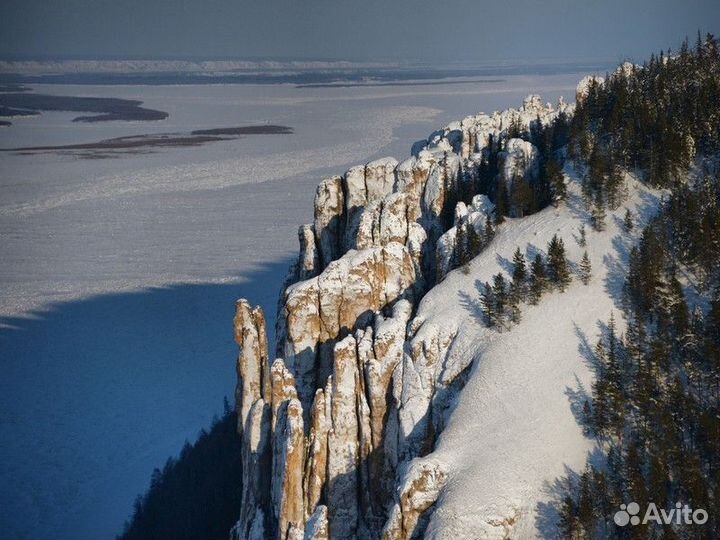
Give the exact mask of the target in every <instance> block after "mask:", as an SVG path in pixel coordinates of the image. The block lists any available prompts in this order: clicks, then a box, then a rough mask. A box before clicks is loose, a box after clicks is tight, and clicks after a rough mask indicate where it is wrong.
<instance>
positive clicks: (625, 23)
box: [0, 0, 720, 62]
mask: <svg viewBox="0 0 720 540" xmlns="http://www.w3.org/2000/svg"><path fill="white" fill-rule="evenodd" d="M698 28H700V29H702V30H703V32H707V31H710V32H713V33H715V34H720V1H718V0H674V1H671V0H637V1H634V0H544V1H540V0H491V1H486V0H352V1H350V0H253V1H248V0H202V1H201V0H0V56H4V57H7V56H17V55H22V56H31V57H33V56H38V55H55V56H58V55H66V56H90V57H103V56H113V57H149V58H158V57H200V58H203V57H205V58H207V57H237V58H251V57H274V58H321V59H350V60H378V59H388V60H428V61H453V60H456V61H463V62H467V61H470V62H476V61H478V62H495V61H517V60H528V61H537V60H577V59H580V60H582V59H602V60H610V61H617V60H620V59H623V58H625V57H630V58H634V59H641V58H644V57H645V56H646V55H648V54H649V53H650V52H651V51H657V50H659V49H660V48H667V47H668V46H673V47H674V46H676V45H678V44H679V43H680V41H681V40H682V38H683V37H684V36H685V35H689V36H690V37H691V40H694V38H695V35H696V32H697V30H698Z"/></svg>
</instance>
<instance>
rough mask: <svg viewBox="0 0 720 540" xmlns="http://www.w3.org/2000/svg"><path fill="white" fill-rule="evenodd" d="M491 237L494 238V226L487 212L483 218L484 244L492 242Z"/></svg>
mask: <svg viewBox="0 0 720 540" xmlns="http://www.w3.org/2000/svg"><path fill="white" fill-rule="evenodd" d="M493 238H495V227H494V226H493V222H492V219H490V214H488V216H487V218H486V219H485V244H486V245H487V244H489V243H490V242H492V239H493Z"/></svg>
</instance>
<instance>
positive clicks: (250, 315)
mask: <svg viewBox="0 0 720 540" xmlns="http://www.w3.org/2000/svg"><path fill="white" fill-rule="evenodd" d="M234 322H235V324H234V326H235V343H237V344H238V346H239V347H240V353H239V355H238V360H237V387H236V389H235V403H236V406H237V415H238V433H239V434H240V435H242V432H243V430H244V428H245V423H246V421H247V417H248V413H249V412H250V408H251V407H252V406H253V404H254V403H255V401H257V400H258V399H260V398H262V399H265V400H269V399H270V396H269V393H268V392H269V390H270V370H269V369H268V343H267V334H266V333H265V315H264V314H263V312H262V309H260V308H259V307H257V308H255V309H252V308H251V306H250V304H249V303H248V302H247V301H246V300H238V302H237V304H236V306H235V321H234Z"/></svg>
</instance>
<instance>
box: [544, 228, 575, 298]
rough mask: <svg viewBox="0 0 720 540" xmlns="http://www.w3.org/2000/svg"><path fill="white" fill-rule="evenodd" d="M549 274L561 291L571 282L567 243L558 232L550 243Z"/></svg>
mask: <svg viewBox="0 0 720 540" xmlns="http://www.w3.org/2000/svg"><path fill="white" fill-rule="evenodd" d="M548 275H549V277H550V281H551V282H552V283H554V284H555V285H556V286H557V287H558V289H560V291H565V289H566V288H567V286H568V285H569V284H570V281H571V278H570V270H569V269H568V262H567V258H566V257H565V243H564V242H563V240H562V238H558V236H557V234H556V235H554V236H553V237H552V239H551V240H550V242H549V243H548Z"/></svg>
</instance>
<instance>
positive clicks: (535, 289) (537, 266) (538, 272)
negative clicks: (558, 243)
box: [530, 253, 547, 304]
mask: <svg viewBox="0 0 720 540" xmlns="http://www.w3.org/2000/svg"><path fill="white" fill-rule="evenodd" d="M546 288H547V273H546V272H545V262H544V261H543V258H542V255H540V254H539V253H538V254H537V255H535V259H534V260H533V262H532V265H531V267H530V303H531V304H537V303H538V302H539V301H540V297H541V296H542V294H543V293H544V292H545V289H546Z"/></svg>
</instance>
